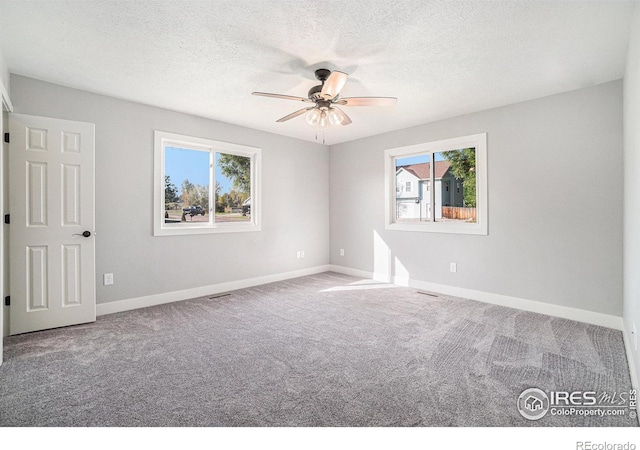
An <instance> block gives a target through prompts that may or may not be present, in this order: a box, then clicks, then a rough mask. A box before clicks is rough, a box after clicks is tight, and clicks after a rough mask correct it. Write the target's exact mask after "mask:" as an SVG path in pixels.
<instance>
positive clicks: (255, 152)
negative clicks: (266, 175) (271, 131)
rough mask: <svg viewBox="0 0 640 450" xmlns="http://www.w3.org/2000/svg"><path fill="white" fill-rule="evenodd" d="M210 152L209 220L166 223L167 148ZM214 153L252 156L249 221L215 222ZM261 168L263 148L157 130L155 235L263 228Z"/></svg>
mask: <svg viewBox="0 0 640 450" xmlns="http://www.w3.org/2000/svg"><path fill="white" fill-rule="evenodd" d="M167 146H170V147H179V148H184V149H187V150H197V151H206V152H209V154H210V157H209V161H210V163H209V180H210V183H209V218H210V219H209V222H181V223H175V224H171V223H165V222H164V210H165V209H164V208H165V204H164V174H165V170H164V165H165V160H164V159H165V151H164V149H165V147H167ZM215 153H227V154H231V155H238V156H245V157H248V158H251V194H250V195H251V220H250V221H247V222H219V223H216V222H215V168H214V164H215ZM261 170H262V149H260V148H257V147H248V146H245V145H239V144H232V143H229V142H220V141H214V140H211V139H204V138H198V137H192V136H186V135H182V134H175V133H167V132H164V131H157V130H156V131H155V132H154V183H153V187H154V197H153V198H154V201H153V217H154V219H153V235H154V236H175V235H185V234H209V233H237V232H251V231H260V230H261V208H260V207H261V202H260V196H261V186H260V180H261Z"/></svg>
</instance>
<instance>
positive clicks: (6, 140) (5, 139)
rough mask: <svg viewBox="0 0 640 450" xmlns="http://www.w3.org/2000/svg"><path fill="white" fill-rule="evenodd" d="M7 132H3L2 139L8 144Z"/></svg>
mask: <svg viewBox="0 0 640 450" xmlns="http://www.w3.org/2000/svg"><path fill="white" fill-rule="evenodd" d="M9 140H10V139H9V133H5V134H4V141H5V142H6V143H7V144H8V143H9Z"/></svg>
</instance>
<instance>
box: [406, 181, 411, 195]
mask: <svg viewBox="0 0 640 450" xmlns="http://www.w3.org/2000/svg"><path fill="white" fill-rule="evenodd" d="M407 192H411V181H407Z"/></svg>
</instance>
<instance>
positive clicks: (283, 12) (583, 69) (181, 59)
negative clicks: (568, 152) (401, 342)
mask: <svg viewBox="0 0 640 450" xmlns="http://www.w3.org/2000/svg"><path fill="white" fill-rule="evenodd" d="M633 7H634V3H633V2H583V1H569V2H549V1H545V2H541V1H517V2H514V1H510V2H484V1H483V2H479V1H474V2H468V1H466V2H459V1H446V2H444V1H425V0H397V1H393V0H378V1H364V0H349V1H334V0H324V1H294V0H287V1H285V0H269V1H262V0H255V1H242V0H233V1H206V2H205V1H135V2H134V1H106V0H102V1H101V0H94V1H29V2H27V1H6V0H3V1H0V15H1V16H2V17H1V19H0V26H1V28H0V42H2V49H3V52H4V55H5V58H6V60H7V63H8V65H9V68H10V70H11V72H12V73H16V74H20V75H25V76H29V77H33V78H38V79H41V80H45V81H50V82H53V83H58V84H63V85H66V86H71V87H74V88H79V89H84V90H87V91H93V92H98V93H102V94H106V95H110V96H114V97H118V98H123V99H128V100H133V101H136V102H141V103H146V104H149V105H154V106H159V107H163V108H168V109H173V110H177V111H182V112H186V113H191V114H195V115H198V116H203V117H208V118H211V119H215V120H220V121H223V122H228V123H233V124H238V125H244V126H247V127H251V128H255V129H259V130H265V131H270V132H273V133H278V134H283V135H287V136H292V137H296V138H300V139H306V140H310V141H313V140H314V139H315V131H314V129H313V128H311V127H310V126H308V125H307V124H306V123H305V121H304V116H301V117H298V118H295V119H292V120H290V121H288V122H285V123H275V121H276V120H277V119H278V118H280V117H282V116H284V115H286V114H288V113H290V112H293V111H295V110H297V109H300V108H301V107H302V106H304V105H303V104H301V103H296V102H291V101H286V100H276V99H271V98H264V97H256V96H252V95H250V93H251V92H252V91H264V92H275V93H282V94H288V95H296V96H306V92H307V91H308V89H309V88H310V87H312V86H314V85H315V84H317V81H316V80H315V79H314V77H313V71H314V70H315V69H317V68H320V67H326V68H329V69H332V70H334V69H338V70H341V71H343V72H347V73H349V74H350V77H349V80H348V81H347V84H346V86H345V88H344V89H343V91H342V96H345V97H353V96H395V97H397V98H398V104H397V106H395V107H392V108H382V107H367V108H365V107H349V108H345V112H347V113H348V114H349V115H350V116H351V118H352V120H353V124H351V125H348V126H339V127H333V128H330V129H329V130H328V131H327V132H326V142H327V144H333V143H339V142H344V141H349V140H353V139H357V138H361V137H364V136H371V135H374V134H379V133H382V132H386V131H390V130H397V129H401V128H406V127H409V126H413V125H418V124H422V123H427V122H431V121H434V120H438V119H443V118H446V117H451V116H457V115H460V114H465V113H469V112H473V111H479V110H483V109H487V108H492V107H496V106H501V105H505V104H510V103H515V102H519V101H523V100H527V99H532V98H537V97H542V96H545V95H551V94H555V93H558V92H563V91H568V90H572V89H578V88H582V87H586V86H590V85H593V84H598V83H603V82H607V81H611V80H615V79H620V78H622V76H623V73H624V64H625V59H626V51H627V44H628V38H629V30H630V21H631V12H632V10H633Z"/></svg>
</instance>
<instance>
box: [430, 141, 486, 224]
mask: <svg viewBox="0 0 640 450" xmlns="http://www.w3.org/2000/svg"><path fill="white" fill-rule="evenodd" d="M434 160H435V187H436V201H435V205H436V208H435V217H436V222H470V223H473V222H475V221H476V200H477V198H476V150H475V148H464V149H460V150H451V151H447V152H438V153H434Z"/></svg>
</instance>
